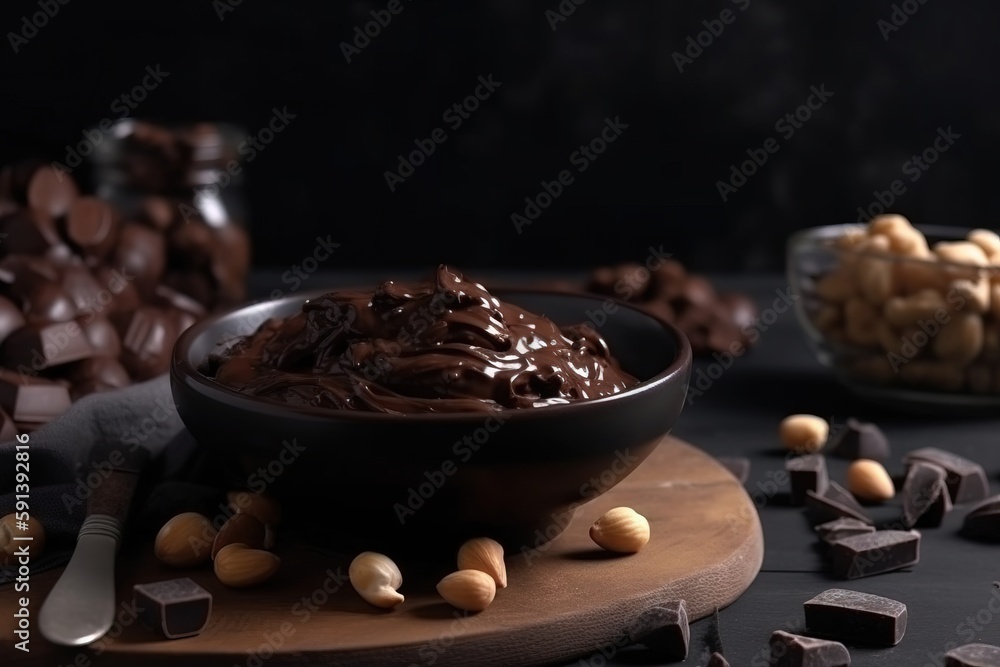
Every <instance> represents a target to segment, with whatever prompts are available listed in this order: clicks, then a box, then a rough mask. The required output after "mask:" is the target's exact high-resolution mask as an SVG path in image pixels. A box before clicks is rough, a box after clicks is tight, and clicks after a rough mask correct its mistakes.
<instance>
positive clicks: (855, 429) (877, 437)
mask: <svg viewBox="0 0 1000 667" xmlns="http://www.w3.org/2000/svg"><path fill="white" fill-rule="evenodd" d="M826 451H827V453H828V454H830V455H831V456H837V457H840V458H844V459H872V460H873V461H879V462H884V461H886V460H888V458H889V453H890V452H889V439H888V438H886V437H885V434H884V433H882V429H880V428H879V427H878V426H876V425H875V424H869V423H867V422H861V421H858V420H857V419H854V418H848V420H847V424H846V425H844V426H842V427H840V428H838V429H835V431H834V433H832V434H831V435H830V441H829V444H828V445H827V447H826Z"/></svg>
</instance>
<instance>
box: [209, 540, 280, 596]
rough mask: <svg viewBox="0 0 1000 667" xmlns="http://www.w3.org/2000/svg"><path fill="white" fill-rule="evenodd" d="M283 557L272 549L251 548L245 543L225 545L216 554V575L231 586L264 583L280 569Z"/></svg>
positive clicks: (248, 585) (237, 586) (242, 586)
mask: <svg viewBox="0 0 1000 667" xmlns="http://www.w3.org/2000/svg"><path fill="white" fill-rule="evenodd" d="M280 566H281V559H280V558H278V557H277V556H275V555H274V554H273V553H271V552H270V551H264V550H262V549H250V548H248V547H247V546H245V545H243V544H230V545H228V546H225V547H223V548H222V549H221V550H220V551H219V553H218V554H216V556H215V576H216V578H217V579H218V580H219V581H220V582H222V583H223V584H225V585H226V586H229V587H230V588H248V587H250V586H257V585H258V584H262V583H264V582H265V581H267V580H268V579H270V578H271V577H272V576H274V573H275V572H277V571H278V568H279V567H280Z"/></svg>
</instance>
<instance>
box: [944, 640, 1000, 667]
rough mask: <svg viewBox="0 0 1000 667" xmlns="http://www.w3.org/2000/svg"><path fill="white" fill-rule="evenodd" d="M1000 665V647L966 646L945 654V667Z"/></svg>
mask: <svg viewBox="0 0 1000 667" xmlns="http://www.w3.org/2000/svg"><path fill="white" fill-rule="evenodd" d="M996 665H1000V646H992V645H990V644H966V645H965V646H959V647H958V648H953V649H951V650H950V651H948V652H947V653H945V654H944V667H996Z"/></svg>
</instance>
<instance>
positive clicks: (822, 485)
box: [785, 454, 830, 505]
mask: <svg viewBox="0 0 1000 667" xmlns="http://www.w3.org/2000/svg"><path fill="white" fill-rule="evenodd" d="M785 471H786V472H787V473H788V480H789V484H790V485H791V490H792V493H791V500H792V504H793V505H802V504H803V503H805V502H806V491H812V492H813V493H815V494H817V495H820V496H822V495H823V494H825V493H826V489H827V487H828V486H829V485H830V477H829V476H828V475H827V472H826V459H825V458H823V455H822V454H807V455H805V456H797V457H795V458H791V459H788V460H787V461H785Z"/></svg>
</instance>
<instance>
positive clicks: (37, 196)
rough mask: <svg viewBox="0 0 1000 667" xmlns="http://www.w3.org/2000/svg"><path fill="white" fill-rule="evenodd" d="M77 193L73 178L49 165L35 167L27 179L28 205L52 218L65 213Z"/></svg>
mask: <svg viewBox="0 0 1000 667" xmlns="http://www.w3.org/2000/svg"><path fill="white" fill-rule="evenodd" d="M78 195H79V191H78V190H77V189H76V183H74V182H73V179H71V178H70V177H69V176H68V175H66V173H65V172H64V173H60V172H58V171H56V170H55V169H53V168H52V167H49V166H41V167H39V168H38V169H36V170H35V172H34V173H33V174H32V175H31V180H29V181H28V189H27V199H28V206H30V207H31V208H33V209H37V210H39V211H45V212H46V213H48V214H49V215H51V216H52V217H53V218H58V217H60V216H63V215H66V213H67V211H69V209H70V206H71V205H72V204H73V201H74V200H75V199H76V198H77V196H78Z"/></svg>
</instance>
